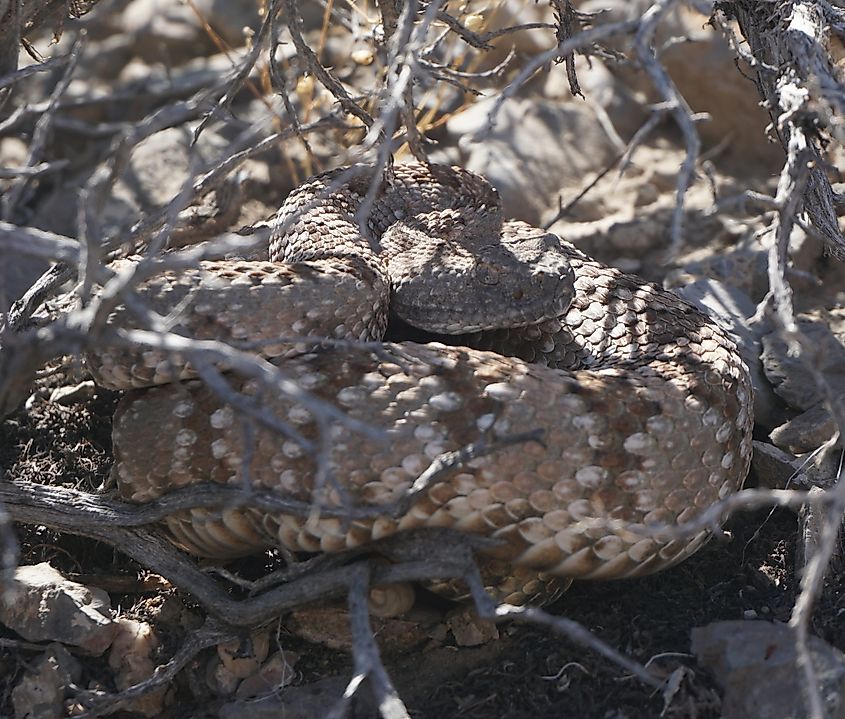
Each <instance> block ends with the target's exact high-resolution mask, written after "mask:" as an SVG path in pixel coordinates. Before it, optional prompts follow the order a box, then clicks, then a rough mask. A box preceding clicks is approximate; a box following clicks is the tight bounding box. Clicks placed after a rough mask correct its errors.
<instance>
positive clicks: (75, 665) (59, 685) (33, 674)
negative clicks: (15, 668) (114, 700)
mask: <svg viewBox="0 0 845 719" xmlns="http://www.w3.org/2000/svg"><path fill="white" fill-rule="evenodd" d="M81 676H82V667H81V666H80V664H79V662H78V661H76V659H74V658H73V656H71V654H70V652H68V650H67V649H65V648H64V647H63V646H62V645H61V644H51V645H50V646H48V647H47V651H45V652H44V654H42V655H41V657H40V658H39V659H38V660H37V661H36V662H35V666H34V667H33V668H32V669H31V670H30V671H28V672H27V673H26V674H25V675H24V676H23V678H22V679H21V680H20V681H19V682H18V684H17V686H15V688H14V689H12V706H13V707H14V709H15V719H60V718H61V717H64V716H67V713H66V712H65V707H64V701H65V697H66V695H67V691H68V687H69V686H70V685H71V684H75V683H76V682H78V681H79V679H80V677H81Z"/></svg>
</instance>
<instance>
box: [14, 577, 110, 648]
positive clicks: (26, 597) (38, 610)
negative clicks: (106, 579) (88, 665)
mask: <svg viewBox="0 0 845 719" xmlns="http://www.w3.org/2000/svg"><path fill="white" fill-rule="evenodd" d="M0 622H2V623H3V624H5V625H6V626H7V627H9V629H12V630H13V631H15V632H17V633H18V634H20V635H21V636H22V637H24V639H27V640H28V641H31V642H43V641H55V642H61V643H62V644H70V645H73V646H77V647H80V648H82V649H84V650H86V651H88V652H90V653H91V654H102V653H103V652H104V651H105V650H106V649H107V648H108V647H109V645H110V644H111V643H112V640H113V639H114V636H115V633H116V632H117V629H118V624H117V623H116V622H114V621H113V620H112V618H111V609H110V600H109V595H108V594H106V593H105V592H104V591H102V590H101V589H95V588H89V587H86V586H83V585H82V584H77V583H76V582H71V581H70V580H68V579H65V578H64V577H63V576H62V575H61V574H60V573H59V572H57V571H56V570H55V569H53V568H52V567H51V566H50V565H49V564H48V563H46V562H43V563H41V564H35V565H30V566H24V567H18V568H17V569H16V570H15V578H14V581H13V583H12V586H11V587H10V589H9V591H8V592H6V593H4V594H3V595H2V597H0Z"/></svg>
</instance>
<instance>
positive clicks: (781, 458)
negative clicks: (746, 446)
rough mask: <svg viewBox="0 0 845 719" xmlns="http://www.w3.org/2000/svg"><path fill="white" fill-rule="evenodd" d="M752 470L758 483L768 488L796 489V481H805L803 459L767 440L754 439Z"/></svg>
mask: <svg viewBox="0 0 845 719" xmlns="http://www.w3.org/2000/svg"><path fill="white" fill-rule="evenodd" d="M753 444H754V454H753V455H752V457H751V471H752V472H753V473H754V476H755V477H756V478H757V484H758V485H759V486H761V487H766V488H767V489H794V486H795V483H796V481H800V482H801V483H802V484H803V482H804V474H803V472H802V471H801V464H802V462H801V460H800V459H798V458H797V457H794V456H793V455H791V454H787V453H786V452H784V451H782V450H780V449H778V448H777V447H775V446H774V445H772V444H768V443H766V442H758V441H756V440H755V441H754V442H753Z"/></svg>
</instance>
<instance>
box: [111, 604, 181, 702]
mask: <svg viewBox="0 0 845 719" xmlns="http://www.w3.org/2000/svg"><path fill="white" fill-rule="evenodd" d="M117 625H118V631H117V634H116V636H115V638H114V641H113V642H112V647H111V651H110V652H109V666H110V667H111V668H112V669H113V670H114V683H115V685H116V686H117V689H118V690H119V691H123V690H124V689H128V688H129V687H131V686H132V685H133V684H138V683H140V682H142V681H144V680H146V679H149V678H150V677H151V676H152V675H153V673H154V672H155V670H156V662H155V661H154V660H153V654H154V652H155V651H156V650H157V649H158V647H159V644H160V643H159V640H158V637H156V635H155V632H154V631H153V628H152V627H151V626H150V625H149V624H147V623H146V622H137V621H135V620H134V619H125V618H120V619H118V620H117ZM166 694H167V687H161V688H160V689H156V690H155V691H152V692H148V693H146V694H144V695H143V696H140V697H138V698H136V699H132V700H131V701H129V702H127V703H126V704H125V705H124V706H123V708H125V709H126V710H128V711H132V712H135V713H137V714H142V715H143V716H147V717H155V716H159V715H160V714H161V712H162V710H163V709H164V699H165V695H166Z"/></svg>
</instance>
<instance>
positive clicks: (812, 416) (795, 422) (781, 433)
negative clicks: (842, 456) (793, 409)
mask: <svg viewBox="0 0 845 719" xmlns="http://www.w3.org/2000/svg"><path fill="white" fill-rule="evenodd" d="M836 431H837V429H836V420H834V419H833V415H831V413H830V410H828V409H827V407H825V406H824V404H822V403H819V404H817V405H814V406H813V407H810V409H808V410H807V411H806V412H802V413H801V414H799V415H798V416H797V417H793V418H792V419H790V420H789V421H787V422H784V423H783V424H782V425H780V426H779V427H775V429H773V430H772V431H771V433H770V434H769V439H771V440H772V442H773V443H774V444H775V446H777V447H780V448H781V449H784V450H786V451H788V452H792V453H793V454H802V453H804V452H812V451H813V450H814V449H818V448H819V447H821V446H822V445H823V444H824V443H825V442H827V441H828V440H830V439H831V438H832V437H833V435H834V434H835V433H836Z"/></svg>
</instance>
